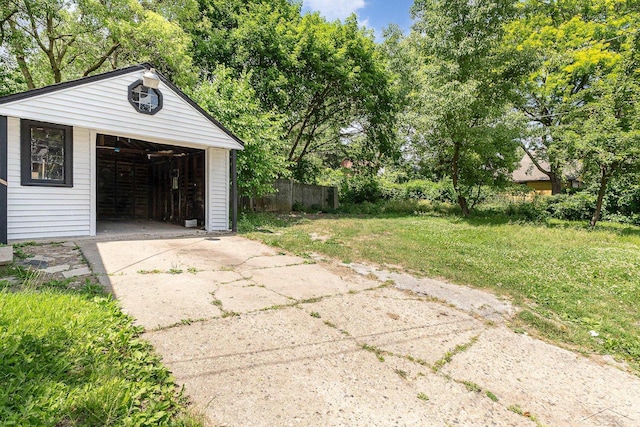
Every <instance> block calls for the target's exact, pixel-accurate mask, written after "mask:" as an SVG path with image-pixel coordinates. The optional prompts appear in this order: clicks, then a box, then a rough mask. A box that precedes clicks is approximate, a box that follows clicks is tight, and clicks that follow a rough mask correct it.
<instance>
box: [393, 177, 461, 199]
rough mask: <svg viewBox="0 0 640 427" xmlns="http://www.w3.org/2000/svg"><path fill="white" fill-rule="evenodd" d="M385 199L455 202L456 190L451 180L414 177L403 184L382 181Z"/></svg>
mask: <svg viewBox="0 0 640 427" xmlns="http://www.w3.org/2000/svg"><path fill="white" fill-rule="evenodd" d="M382 186H383V189H382V192H383V196H384V198H385V199H393V200H428V201H430V202H436V203H438V202H440V203H455V191H454V189H453V185H452V184H451V181H449V180H446V179H443V180H441V181H438V182H434V181H430V180H426V179H414V180H410V181H407V182H404V183H402V184H396V183H388V182H385V181H383V182H382Z"/></svg>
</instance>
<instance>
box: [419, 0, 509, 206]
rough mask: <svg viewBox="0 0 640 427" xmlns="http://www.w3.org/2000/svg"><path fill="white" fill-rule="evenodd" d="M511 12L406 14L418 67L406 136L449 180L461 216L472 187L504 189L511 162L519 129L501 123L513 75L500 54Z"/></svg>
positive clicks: (459, 6) (438, 9) (426, 8)
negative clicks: (410, 21) (409, 18)
mask: <svg viewBox="0 0 640 427" xmlns="http://www.w3.org/2000/svg"><path fill="white" fill-rule="evenodd" d="M512 6H513V2H512V1H510V0H501V1H497V2H489V3H477V2H468V1H465V0H455V1H440V0H424V1H423V0H418V1H416V2H415V3H414V6H413V8H412V13H413V15H414V18H415V24H414V30H413V32H412V34H411V36H410V38H409V42H410V45H413V50H414V52H415V55H417V57H418V58H419V63H420V68H419V71H418V73H419V74H418V76H417V79H416V81H417V82H418V87H417V88H416V89H415V90H414V91H413V92H412V93H411V95H410V98H411V105H410V109H411V110H413V111H414V113H413V115H412V117H413V123H411V125H410V126H408V128H409V129H410V131H411V133H410V134H409V137H410V138H411V141H412V143H413V145H414V146H415V147H416V148H415V150H416V152H417V153H418V155H419V156H420V157H421V158H422V159H423V160H424V159H427V161H428V163H427V164H428V165H429V168H430V169H432V170H433V171H434V172H435V174H436V175H438V176H439V177H442V176H447V177H450V179H451V181H452V184H453V188H454V190H455V192H456V198H457V201H458V203H459V204H460V207H461V209H462V212H463V213H464V214H465V215H467V214H468V213H469V211H470V209H471V208H472V207H473V206H469V203H468V198H469V197H471V195H472V191H474V188H475V187H477V186H479V185H499V184H500V183H502V182H504V180H505V178H506V175H507V174H508V173H509V172H511V170H512V169H513V166H514V164H515V160H516V159H515V152H516V151H515V148H516V140H515V138H516V136H517V134H516V133H515V130H517V128H516V127H514V126H513V125H512V123H510V122H509V121H508V120H506V119H505V116H506V112H507V102H508V101H509V99H510V95H511V93H512V92H513V89H514V83H515V77H514V75H513V74H514V70H513V69H511V68H510V67H509V66H508V65H509V63H510V62H509V61H508V59H509V58H506V57H504V56H503V55H502V53H501V51H500V50H499V49H498V47H499V43H500V41H501V38H502V35H503V31H502V29H503V26H504V23H505V22H506V21H508V20H509V19H510V17H511V15H512V13H513V8H512ZM496 64H503V65H502V66H496Z"/></svg>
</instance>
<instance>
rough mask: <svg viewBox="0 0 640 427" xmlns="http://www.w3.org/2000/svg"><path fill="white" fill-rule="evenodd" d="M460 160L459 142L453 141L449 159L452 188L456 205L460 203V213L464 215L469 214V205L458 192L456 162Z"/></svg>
mask: <svg viewBox="0 0 640 427" xmlns="http://www.w3.org/2000/svg"><path fill="white" fill-rule="evenodd" d="M459 161H460V143H458V142H454V143H453V158H452V159H451V180H452V181H453V190H454V191H455V192H456V196H457V197H458V205H460V209H461V210H462V215H464V216H465V217H467V216H469V205H468V204H467V199H466V197H464V196H463V195H462V193H461V192H460V186H459V182H458V179H459V177H458V175H459V174H460V168H459V167H458V162H459Z"/></svg>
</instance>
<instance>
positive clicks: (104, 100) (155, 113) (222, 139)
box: [0, 64, 243, 150]
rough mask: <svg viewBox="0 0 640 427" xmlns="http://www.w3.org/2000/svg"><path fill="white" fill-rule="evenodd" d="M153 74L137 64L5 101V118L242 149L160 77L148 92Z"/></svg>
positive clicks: (0, 108)
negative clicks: (146, 80)
mask: <svg viewBox="0 0 640 427" xmlns="http://www.w3.org/2000/svg"><path fill="white" fill-rule="evenodd" d="M152 70H153V69H152V67H151V65H149V64H141V65H135V66H132V67H128V68H124V69H121V70H116V71H111V72H107V73H104V74H99V75H95V76H91V77H85V78H82V79H78V80H73V81H69V82H64V83H59V84H56V85H52V86H47V87H43V88H39V89H34V90H30V91H27V92H22V93H18V94H14V95H9V96H5V97H0V116H2V115H4V116H10V117H20V118H23V119H29V120H38V121H42V122H49V123H57V124H60V125H69V126H79V127H84V128H89V129H94V130H96V131H97V132H100V133H107V134H115V135H122V136H128V137H132V138H137V139H144V140H148V141H155V142H160V143H170V144H174V145H181V144H186V145H191V146H199V147H215V148H223V149H229V150H241V149H243V143H242V141H241V140H240V139H239V138H238V137H236V136H235V135H233V134H232V133H231V132H230V131H229V130H228V129H226V128H225V127H224V126H223V125H222V124H221V123H219V122H218V121H216V120H215V119H214V118H213V117H211V116H210V115H209V114H207V113H206V112H205V111H204V110H203V109H202V108H200V107H199V106H198V105H197V104H196V103H195V102H194V101H193V100H191V99H190V98H189V97H188V96H187V95H185V94H184V93H183V92H182V91H181V90H180V89H178V88H177V87H176V86H175V85H173V84H172V83H171V82H170V81H168V80H167V79H166V78H164V77H163V76H162V75H161V74H160V73H157V72H156V73H155V74H156V75H157V77H158V78H159V82H158V87H157V89H150V88H147V87H146V86H145V85H144V84H143V77H144V74H145V73H149V72H150V71H152Z"/></svg>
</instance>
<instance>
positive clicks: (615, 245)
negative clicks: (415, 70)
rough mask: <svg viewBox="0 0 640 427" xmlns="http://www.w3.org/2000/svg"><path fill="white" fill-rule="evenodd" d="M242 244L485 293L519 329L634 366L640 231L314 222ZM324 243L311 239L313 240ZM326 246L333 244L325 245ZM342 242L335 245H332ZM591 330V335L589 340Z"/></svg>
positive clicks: (454, 221)
mask: <svg viewBox="0 0 640 427" xmlns="http://www.w3.org/2000/svg"><path fill="white" fill-rule="evenodd" d="M273 230H274V229H272V232H271V233H269V234H265V233H260V232H259V231H253V232H250V233H248V234H247V236H248V237H252V238H257V239H260V240H262V241H264V242H266V243H267V244H270V245H273V246H276V247H280V248H283V249H286V250H289V251H291V252H294V253H310V252H316V253H321V254H324V255H327V256H331V257H333V258H335V259H338V260H342V259H349V260H351V261H353V262H357V261H367V262H373V263H377V264H381V265H393V266H402V267H403V268H404V269H406V270H407V271H408V272H411V273H413V274H416V275H423V276H428V277H433V278H441V279H445V280H448V281H451V282H454V283H457V284H463V285H470V286H474V287H479V288H486V289H490V290H492V291H494V292H496V293H498V294H501V295H504V296H506V297H508V298H510V299H512V300H513V301H514V303H516V304H517V305H519V306H521V307H524V308H526V309H527V311H528V312H529V313H530V315H528V316H527V315H524V316H519V317H517V318H516V319H515V320H514V323H515V326H516V327H527V328H528V329H529V330H530V331H533V332H536V333H537V334H539V335H541V336H544V337H546V338H549V339H553V340H555V341H558V342H564V343H566V344H569V345H572V346H573V345H577V346H579V347H581V348H584V349H586V350H588V351H596V352H599V353H609V354H613V355H615V356H618V357H622V358H624V359H626V360H627V361H630V362H632V363H635V368H636V369H637V368H638V366H639V365H638V364H640V322H639V321H638V319H639V318H640V228H638V227H631V226H626V225H625V226H623V225H614V224H603V225H602V226H600V227H598V228H597V229H596V230H595V231H591V230H589V229H588V228H586V227H585V226H584V224H581V223H580V224H575V223H569V222H560V221H555V222H552V223H549V224H531V223H511V222H509V221H508V219H506V218H504V217H492V218H471V219H462V218H460V217H455V216H448V217H435V216H426V215H425V216H404V217H387V218H376V217H362V216H361V217H355V216H344V217H338V216H331V215H326V216H324V217H314V219H313V220H306V221H301V220H300V219H297V220H296V222H295V223H293V224H286V225H284V226H279V227H278V228H277V232H276V233H274V232H273ZM314 233H315V234H316V235H323V236H329V237H330V238H329V240H326V241H319V240H313V239H312V238H311V235H313V234H314ZM327 242H331V244H328V243H327ZM337 242H339V243H337ZM591 331H597V333H598V336H592V334H591Z"/></svg>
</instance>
